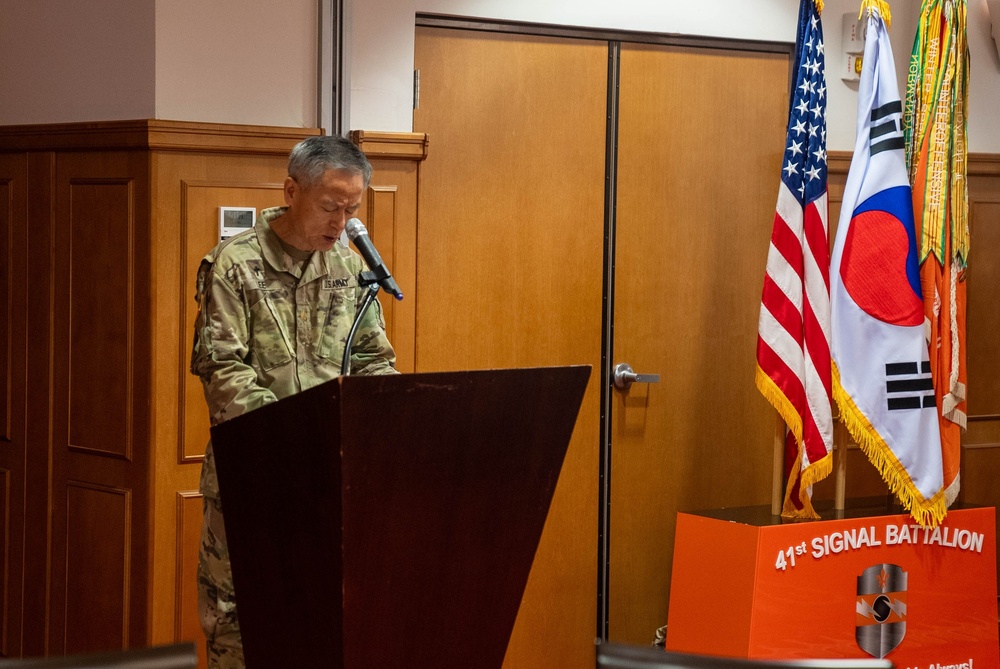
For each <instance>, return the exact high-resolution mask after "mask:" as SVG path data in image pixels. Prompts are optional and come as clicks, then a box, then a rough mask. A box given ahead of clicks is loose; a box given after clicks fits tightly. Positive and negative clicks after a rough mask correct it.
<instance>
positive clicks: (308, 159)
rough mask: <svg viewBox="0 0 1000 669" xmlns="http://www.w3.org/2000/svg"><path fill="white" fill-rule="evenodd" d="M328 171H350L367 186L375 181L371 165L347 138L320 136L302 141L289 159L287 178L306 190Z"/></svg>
mask: <svg viewBox="0 0 1000 669" xmlns="http://www.w3.org/2000/svg"><path fill="white" fill-rule="evenodd" d="M327 170H347V171H348V172H354V173H355V174H360V175H361V177H362V178H363V179H364V187H365V188H368V182H369V181H371V178H372V166H371V163H369V162H368V158H367V157H366V156H365V154H364V153H363V152H362V151H361V149H359V148H358V147H357V146H355V145H354V144H353V143H352V142H351V141H350V140H349V139H347V138H346V137H340V136H339V135H319V136H316V137H309V138H307V139H304V140H302V141H301V142H299V143H298V144H296V145H295V147H294V148H293V149H292V152H291V154H289V156H288V176H290V177H292V178H293V179H295V180H296V181H297V182H299V184H300V185H301V186H302V187H303V188H307V187H309V186H312V185H313V184H315V183H316V182H318V181H319V180H320V178H322V176H323V173H324V172H326V171H327Z"/></svg>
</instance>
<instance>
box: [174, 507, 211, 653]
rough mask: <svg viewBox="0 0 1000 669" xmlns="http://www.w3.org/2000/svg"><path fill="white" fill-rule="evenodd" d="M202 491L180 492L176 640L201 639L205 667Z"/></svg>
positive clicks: (175, 581) (199, 648)
mask: <svg viewBox="0 0 1000 669" xmlns="http://www.w3.org/2000/svg"><path fill="white" fill-rule="evenodd" d="M202 501H203V497H202V495H201V494H200V493H197V492H193V491H180V492H178V493H177V567H176V573H177V577H176V578H175V579H174V586H175V595H174V602H175V606H174V610H175V618H174V639H175V640H176V641H196V640H197V641H198V643H197V648H198V658H199V659H198V661H199V666H202V667H204V666H206V659H205V644H204V643H202V640H203V639H204V636H203V633H202V631H201V621H200V620H199V617H198V550H199V546H200V545H201V518H202Z"/></svg>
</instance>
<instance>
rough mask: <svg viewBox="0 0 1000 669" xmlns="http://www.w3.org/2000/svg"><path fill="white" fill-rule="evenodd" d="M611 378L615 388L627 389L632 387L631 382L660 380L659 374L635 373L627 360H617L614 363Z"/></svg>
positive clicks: (656, 381)
mask: <svg viewBox="0 0 1000 669" xmlns="http://www.w3.org/2000/svg"><path fill="white" fill-rule="evenodd" d="M612 379H613V381H614V384H615V388H618V389H620V390H628V389H629V388H631V387H632V384H633V383H658V382H659V381H660V375H659V374H636V373H635V372H634V371H633V370H632V366H631V365H629V364H628V363H627V362H619V363H618V364H617V365H615V368H614V370H612Z"/></svg>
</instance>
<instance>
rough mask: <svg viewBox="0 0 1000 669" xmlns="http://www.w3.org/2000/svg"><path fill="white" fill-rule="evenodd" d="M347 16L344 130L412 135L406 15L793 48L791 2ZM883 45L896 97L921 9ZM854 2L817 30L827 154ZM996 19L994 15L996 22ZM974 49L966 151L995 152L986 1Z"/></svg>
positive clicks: (908, 13) (571, 2) (840, 114)
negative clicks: (889, 55) (896, 80)
mask: <svg viewBox="0 0 1000 669" xmlns="http://www.w3.org/2000/svg"><path fill="white" fill-rule="evenodd" d="M346 2H348V3H350V4H351V11H352V12H353V13H354V16H353V20H352V22H351V24H350V25H349V30H350V31H351V35H350V36H349V39H350V41H351V44H352V46H351V51H350V58H351V59H352V61H351V62H350V86H349V93H348V95H349V100H348V101H347V104H346V109H347V110H348V112H349V115H350V121H349V126H348V127H350V128H363V129H370V130H396V131H409V130H411V129H412V113H411V111H410V104H411V96H412V92H411V87H412V80H411V72H412V69H413V49H412V42H413V30H412V26H413V23H412V18H413V16H414V15H415V14H416V13H433V14H443V15H453V16H465V17H475V18H490V19H504V20H513V21H526V22H532V23H548V24H556V25H567V26H582V27H594V28H613V29H619V30H639V31H645V32H659V33H678V34H684V35H703V36H711V37H729V38H739V39H754V40H764V41H782V42H789V43H790V42H793V41H794V39H795V23H796V18H797V14H798V4H799V3H798V0H714V1H712V2H707V1H704V0H703V1H702V2H691V1H690V0H616V1H615V2H607V0H545V1H539V0H346ZM891 4H892V5H893V22H892V27H891V29H890V38H891V40H892V43H893V51H894V54H895V59H896V69H897V71H898V72H899V73H900V86H901V88H900V95H901V96H902V95H904V94H905V89H904V88H903V86H904V85H905V73H906V68H907V63H908V58H909V54H910V51H911V48H912V45H913V35H914V33H915V30H916V23H917V14H918V10H919V7H918V5H919V3H918V2H916V0H895V1H894V2H892V3H891ZM859 7H860V1H859V0H826V2H825V9H824V12H823V18H824V21H823V30H824V35H825V38H826V44H827V58H828V63H827V72H828V74H827V78H828V88H829V105H828V109H827V112H828V120H827V125H828V147H829V149H830V150H841V151H849V150H851V149H853V147H854V135H855V124H856V115H857V111H856V105H857V85H856V84H850V83H846V82H843V81H841V80H840V77H839V74H838V72H839V70H838V69H837V68H838V67H839V66H840V58H841V34H840V33H841V25H842V17H843V15H844V14H845V13H848V12H853V13H857V11H858V8H859ZM995 18H996V20H997V21H998V22H1000V17H995ZM968 32H969V44H970V51H971V81H970V114H969V143H970V150H971V151H982V152H1000V129H998V128H997V124H996V122H995V121H994V120H993V119H994V118H995V114H996V109H998V108H1000V58H998V56H997V52H996V48H995V46H994V43H993V41H992V39H991V38H990V24H989V20H988V15H987V10H986V0H969V31H968Z"/></svg>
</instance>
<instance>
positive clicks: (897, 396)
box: [885, 360, 935, 411]
mask: <svg viewBox="0 0 1000 669" xmlns="http://www.w3.org/2000/svg"><path fill="white" fill-rule="evenodd" d="M885 392H886V394H887V395H888V397H889V410H890V411H895V410H898V409H927V408H929V407H933V406H935V401H934V382H933V381H932V380H931V363H930V362H928V361H926V360H925V361H923V362H921V363H916V362H890V363H886V366H885Z"/></svg>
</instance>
